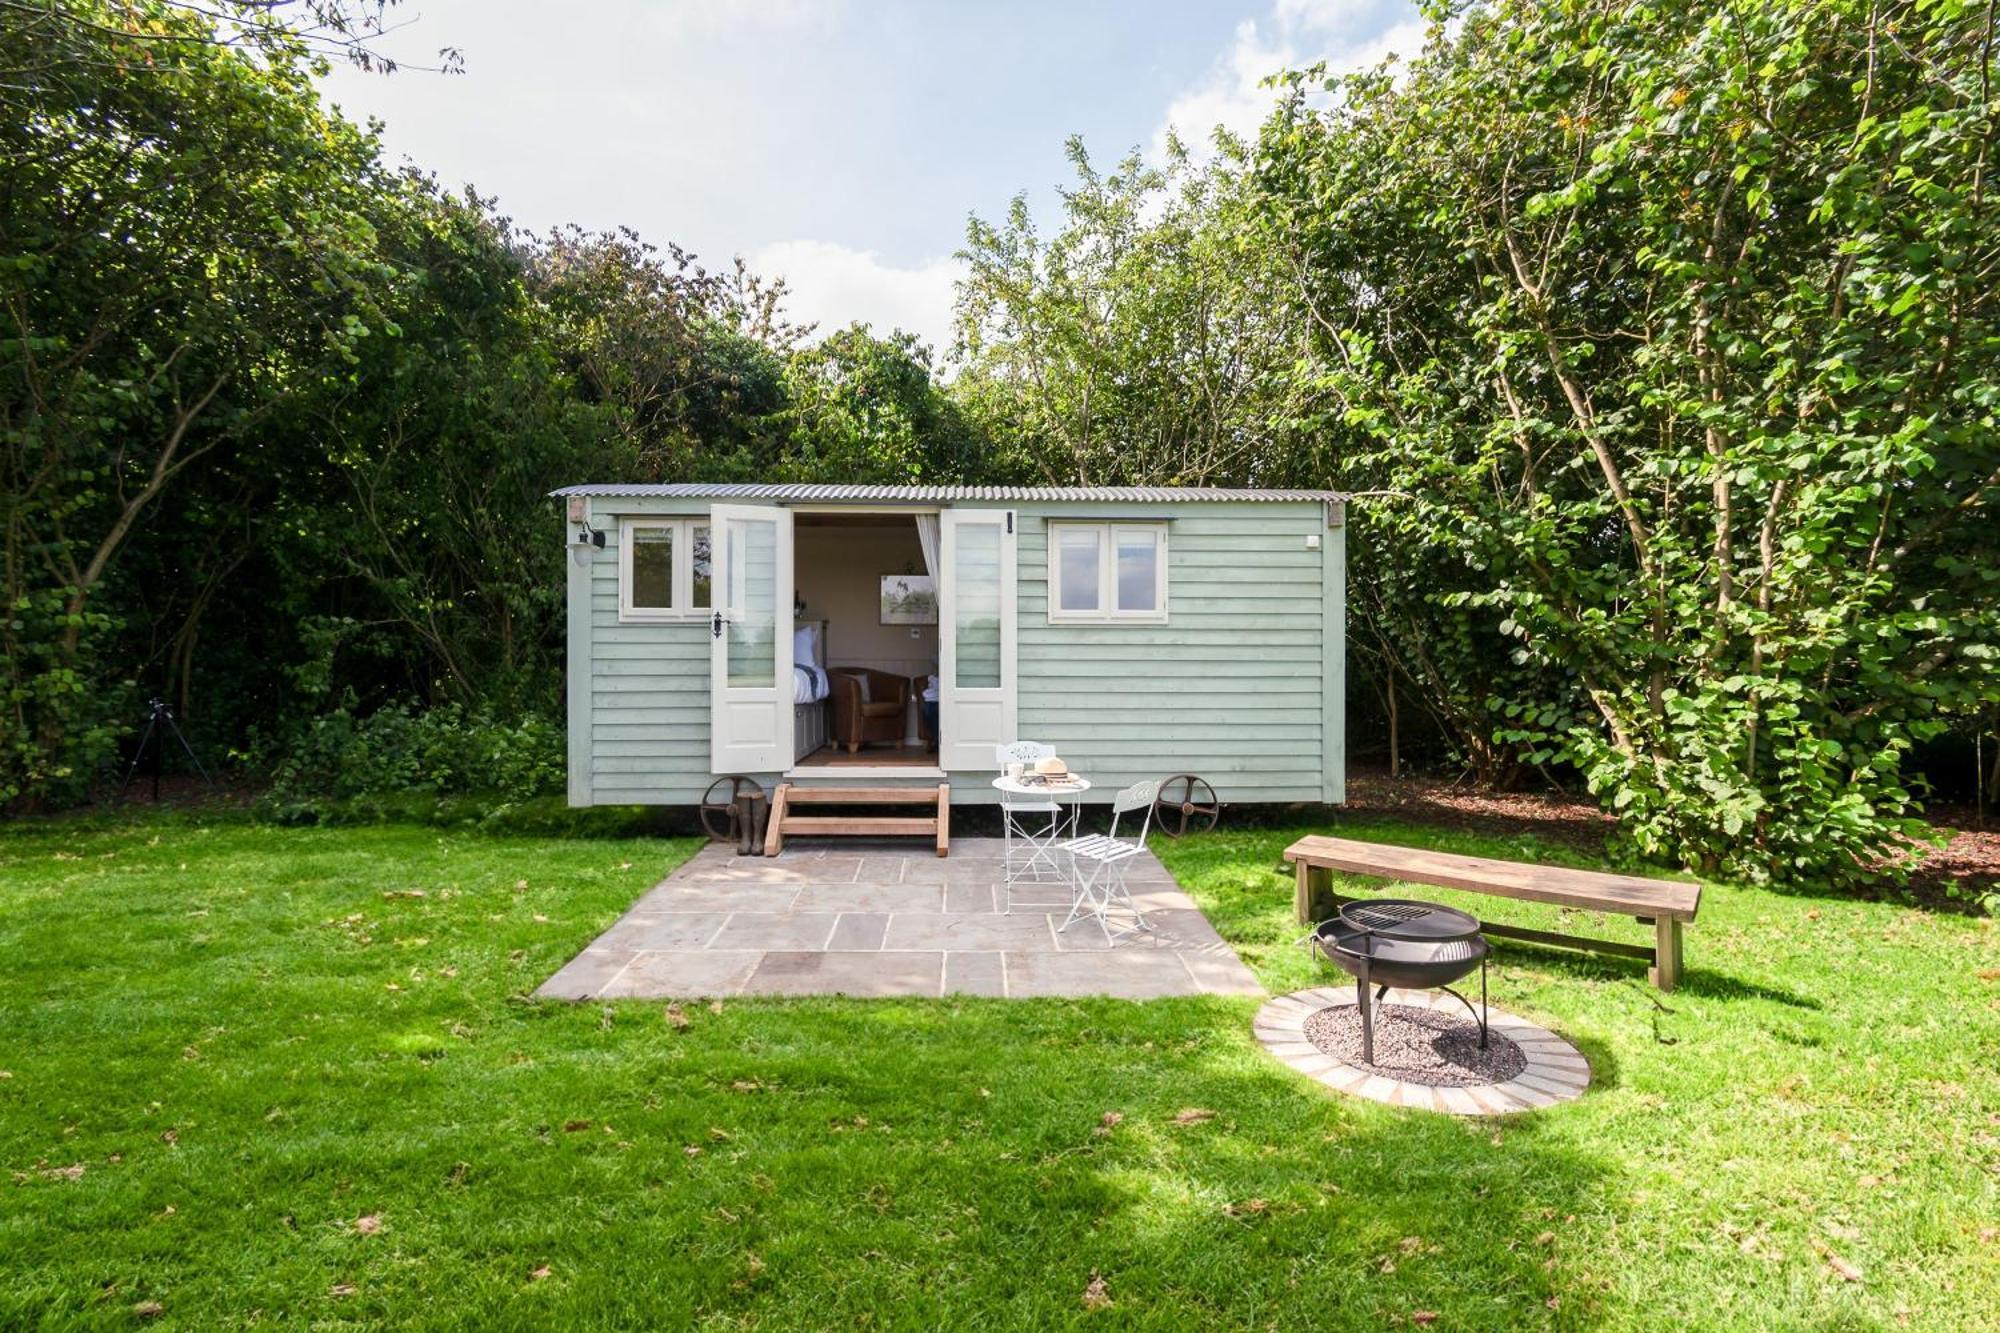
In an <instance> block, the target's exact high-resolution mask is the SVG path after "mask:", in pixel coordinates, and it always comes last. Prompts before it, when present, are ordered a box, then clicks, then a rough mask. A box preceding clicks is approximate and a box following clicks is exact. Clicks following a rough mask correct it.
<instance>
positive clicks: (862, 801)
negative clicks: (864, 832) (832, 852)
mask: <svg viewBox="0 0 2000 1333" xmlns="http://www.w3.org/2000/svg"><path fill="white" fill-rule="evenodd" d="M787 786H788V787H789V788H790V791H791V795H790V796H789V797H788V798H787V799H788V800H789V802H790V803H791V804H792V805H804V804H806V803H807V802H809V801H810V802H814V803H817V804H821V805H936V804H937V799H938V794H937V788H936V787H935V786H928V787H800V786H796V785H793V784H787Z"/></svg>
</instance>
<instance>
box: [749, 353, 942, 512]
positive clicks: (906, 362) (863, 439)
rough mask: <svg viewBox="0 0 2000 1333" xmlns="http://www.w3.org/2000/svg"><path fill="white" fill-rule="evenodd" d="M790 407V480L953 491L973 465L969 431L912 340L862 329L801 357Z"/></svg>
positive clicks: (788, 379)
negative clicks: (928, 485)
mask: <svg viewBox="0 0 2000 1333" xmlns="http://www.w3.org/2000/svg"><path fill="white" fill-rule="evenodd" d="M785 397H786V402H787V408H786V413H787V415H786V422H785V424H786V431H785V446H784V456H783V458H782V460H781V461H780V464H779V475H781V476H784V477H786V478H795V479H798V480H807V481H816V480H827V481H832V480H840V481H853V482H885V483H914V482H924V481H945V482H956V481H958V480H960V479H963V478H966V477H967V475H968V472H967V470H968V468H969V467H971V466H973V465H974V460H973V459H972V457H970V454H971V448H970V445H971V439H972V436H971V431H970V428H969V427H968V426H967V424H966V422H965V419H964V416H963V414H962V412H961V411H960V409H959V406H958V404H957V403H956V402H954V401H953V400H952V399H951V398H950V397H949V396H948V395H946V394H945V393H944V392H943V390H941V389H940V388H939V386H938V383H937V380H936V377H935V376H934V375H933V374H932V371H931V361H930V353H929V351H928V350H927V349H926V348H924V347H923V346H922V345H920V344H919V343H918V342H917V339H916V337H915V336H914V335H913V334H908V333H900V332H899V333H896V334H895V335H893V336H892V337H889V338H877V337H875V336H874V335H873V334H872V333H870V332H869V331H868V326H867V325H865V324H856V325H853V326H852V327H849V328H845V329H841V330H839V331H838V332H836V333H833V334H831V335H829V336H828V337H826V338H825V339H823V340H821V341H820V342H818V343H817V344H815V345H813V346H811V347H806V348H802V349H800V350H798V351H795V352H793V353H792V355H791V357H790V358H789V359H788V360H787V362H786V365H785Z"/></svg>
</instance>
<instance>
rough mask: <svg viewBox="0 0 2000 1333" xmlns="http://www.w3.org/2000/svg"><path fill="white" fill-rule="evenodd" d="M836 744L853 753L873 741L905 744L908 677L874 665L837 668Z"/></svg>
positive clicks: (833, 674) (831, 681)
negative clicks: (878, 669)
mask: <svg viewBox="0 0 2000 1333" xmlns="http://www.w3.org/2000/svg"><path fill="white" fill-rule="evenodd" d="M826 675H827V684H828V685H829V686H831V687H832V691H833V743H834V744H835V745H845V746H846V747H847V752H848V753H849V754H853V753H854V752H855V751H856V750H859V749H860V748H861V747H862V746H863V745H866V744H868V743H869V742H871V741H887V742H888V743H889V744H891V745H901V744H902V743H903V719H904V715H905V714H906V713H908V711H909V707H910V682H909V680H908V679H907V678H906V677H903V676H897V675H892V674H890V673H889V672H887V671H877V670H875V669H874V668H872V667H833V668H832V669H830V670H829V671H828V672H827V673H826Z"/></svg>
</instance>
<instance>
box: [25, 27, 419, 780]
mask: <svg viewBox="0 0 2000 1333" xmlns="http://www.w3.org/2000/svg"><path fill="white" fill-rule="evenodd" d="M80 12H82V13H83V14H84V16H85V17H86V18H88V19H89V20H90V21H89V22H87V23H71V22H60V23H43V22H23V23H19V24H11V23H10V24H9V25H7V26H6V27H5V29H4V31H5V33H6V36H5V37H4V39H0V41H4V47H0V49H4V52H5V55H4V57H0V61H4V64H5V65H6V66H7V67H8V68H14V69H36V70H39V71H40V76H38V77H36V78H34V79H31V80H30V81H29V83H28V87H27V90H26V91H25V93H23V92H19V91H16V92H15V94H14V101H13V104H12V105H11V106H10V108H9V114H7V115H6V116H4V117H0V162H4V163H5V166H4V167H0V216H4V218H5V219H6V226H5V228H4V241H3V242H0V315H3V316H4V324H0V444H4V457H3V458H0V469H4V471H0V505H4V512H0V523H4V527H5V568H4V577H5V588H4V593H5V598H6V603H7V607H8V610H9V614H8V617H7V619H6V620H5V621H4V622H0V649H3V650H4V651H0V659H4V662H5V666H4V668H0V671H4V681H0V690H4V697H5V708H6V734H5V737H4V741H0V799H6V798H8V797H12V796H15V795H17V794H19V793H22V792H25V791H31V790H36V789H40V788H43V787H47V786H56V787H59V786H61V785H63V784H66V783H73V782H74V781H76V780H78V779H79V778H80V777H81V775H83V774H84V773H85V772H86V771H87V770H88V768H89V766H90V765H91V764H92V763H93V762H94V761H96V760H97V759H99V758H101V757H102V755H103V754H104V753H105V751H106V748H107V746H108V745H109V743H110V741H111V740H112V738H113V736H114V733H115V726H114V724H113V722H112V719H113V718H114V717H115V716H117V715H118V714H119V713H120V712H122V711H124V710H125V708H126V704H127V701H126V700H125V699H124V698H123V697H122V691H121V690H120V688H119V685H118V682H119V680H120V674H119V673H118V671H117V667H116V665H115V664H106V663H100V661H99V654H100V652H101V648H102V644H103V642H104V640H105V639H106V638H107V636H109V635H110V634H111V633H112V632H113V631H115V629H116V627H117V625H118V624H119V620H120V614H121V608H120V606H119V605H117V603H116V600H115V599H107V598H106V597H105V596H104V595H103V594H104V593H105V591H106V590H107V588H109V587H113V586H115V583H116V575H117V572H118V569H119V563H120V561H121V559H122V558H123V557H124V555H125V553H126V551H127V550H128V547H129V545H130V543H131V542H132V540H133V539H134V537H135V534H137V533H139V532H140V531H142V529H143V526H144V525H145V524H146V523H147V522H148V521H149V520H150V519H151V518H152V517H153V516H154V515H155V514H156V513H157V512H158V511H159V509H160V508H161V506H162V501H163V498H167V497H171V496H172V495H174V494H175V493H177V491H178V489H180V488H182V487H185V486H186V485H187V484H188V482H189V479H190V478H193V477H195V476H197V475H199V474H201V473H202V472H204V471H205V470H209V469H213V468H215V467H216V466H217V465H218V464H220V463H221V462H222V461H223V460H225V459H231V458H233V459H234V460H235V464H236V466H238V467H241V468H251V467H256V466H262V467H279V466H282V465H283V463H284V460H282V459H279V458H277V457H275V456H273V454H272V453H271V451H269V450H266V449H264V448H263V447H262V444H261V442H260V432H261V431H262V429H263V428H264V426H265V424H266V423H267V422H268V421H269V419H270V415H271V413H272V411H273V409H274V407H275V406H276V405H277V404H279V403H282V402H284V401H286V400H287V399H289V398H290V397H292V396H294V395H295V394H297V393H298V392H299V391H300V389H301V388H302V387H304V386H309V385H311V384H312V383H314V382H315V380H316V379H317V377H318V376H319V375H321V374H323V373H325V371H326V370H327V368H328V367H331V366H338V365H342V364H346V363H347V362H349V361H351V360H352V358H353V357H354V356H355V349H356V347H357V346H358V345H360V344H361V343H362V342H364V341H365V340H366V339H367V338H369V337H370V336H371V335H374V334H379V333H381V332H385V331H387V330H386V329H385V326H384V324H383V322H382V320H381V318H380V316H379V304H378V302H379V298H380V297H381V295H382V294H383V290H384V289H385V288H386V287H387V286H389V285H391V284H393V282H394V280H395V274H394V273H393V272H392V271H391V270H390V269H389V268H388V267H386V266H385V265H384V264H383V263H382V261H381V259H380V257H379V255H378V254H377V253H376V249H375V237H374V234H373V232H372V229H371V228H370V226H369V225H368V223H367V221H366V215H365V210H364V209H363V208H362V206H361V205H362V201H363V199H364V198H365V197H366V195H367V194H368V193H369V192H370V191H371V190H373V189H375V188H376V177H375V174H374V169H373V162H374V154H375V149H374V144H373V142H372V141H371V140H370V139H369V138H368V136H367V135H365V134H363V133H362V132H360V131H359V130H356V129H355V128H354V127H352V126H350V125H348V124H346V123H345V122H342V121H339V120H337V119H334V118H332V117H329V116H328V115H326V114H325V113H324V112H323V111H322V110H321V109H320V107H319V104H318V101H317V99H316V97H315V96H314V95H313V92H312V89H311V86H310V82H309V71H308V68H307V62H306V59H305V57H304V54H303V49H302V47H301V46H300V45H299V44H298V43H296V42H292V41H288V40H286V39H284V38H283V36H282V35H281V34H276V35H267V38H266V40H263V41H261V42H260V43H258V44H257V45H256V46H255V48H254V52H243V51H239V50H237V49H234V48H232V47H230V46H227V45H219V44H216V43H214V42H213V41H210V40H207V39H208V38H209V37H211V36H212V33H213V28H212V26H211V24H210V22H209V20H207V19H205V18H203V17H201V16H199V15H193V14H190V13H189V12H188V11H186V10H183V9H182V8H180V7H177V6H171V5H120V6H110V5H105V6H98V7H90V6H85V7H83V10H82V11H80ZM66 17H67V15H66ZM79 44H84V45H82V46H81V48H80V46H79Z"/></svg>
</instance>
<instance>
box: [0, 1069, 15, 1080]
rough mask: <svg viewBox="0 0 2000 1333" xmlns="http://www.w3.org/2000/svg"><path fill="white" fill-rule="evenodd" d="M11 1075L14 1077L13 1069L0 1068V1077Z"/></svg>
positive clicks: (10, 1076) (9, 1076)
mask: <svg viewBox="0 0 2000 1333" xmlns="http://www.w3.org/2000/svg"><path fill="white" fill-rule="evenodd" d="M12 1077H14V1071H13V1070H11V1069H0V1078H12Z"/></svg>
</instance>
